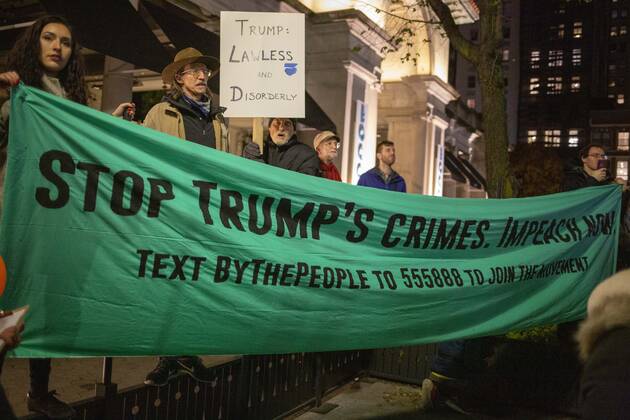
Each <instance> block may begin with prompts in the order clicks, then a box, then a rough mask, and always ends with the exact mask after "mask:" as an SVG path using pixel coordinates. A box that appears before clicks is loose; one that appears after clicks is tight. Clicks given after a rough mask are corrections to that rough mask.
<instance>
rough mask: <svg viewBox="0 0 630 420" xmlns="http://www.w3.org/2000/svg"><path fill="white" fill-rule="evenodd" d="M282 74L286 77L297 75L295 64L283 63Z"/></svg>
mask: <svg viewBox="0 0 630 420" xmlns="http://www.w3.org/2000/svg"><path fill="white" fill-rule="evenodd" d="M284 72H285V73H286V74H287V76H293V75H294V74H295V73H297V63H284Z"/></svg>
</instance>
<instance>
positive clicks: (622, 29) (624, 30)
mask: <svg viewBox="0 0 630 420" xmlns="http://www.w3.org/2000/svg"><path fill="white" fill-rule="evenodd" d="M627 33H628V27H627V26H626V25H622V26H620V27H619V36H623V35H626V34H627Z"/></svg>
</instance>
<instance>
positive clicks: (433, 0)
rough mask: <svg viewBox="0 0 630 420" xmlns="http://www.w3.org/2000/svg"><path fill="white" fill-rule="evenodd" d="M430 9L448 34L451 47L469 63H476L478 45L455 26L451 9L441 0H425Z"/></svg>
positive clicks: (478, 53)
mask: <svg viewBox="0 0 630 420" xmlns="http://www.w3.org/2000/svg"><path fill="white" fill-rule="evenodd" d="M427 3H428V5H429V6H431V10H433V12H434V13H435V14H436V15H437V17H438V18H439V19H440V22H441V24H442V27H443V28H444V31H445V32H446V34H447V35H448V38H449V39H450V41H451V44H452V45H453V47H454V48H455V49H456V50H457V52H458V53H460V54H461V55H462V56H463V57H464V58H465V59H466V60H468V61H470V62H471V63H474V64H476V63H478V62H479V56H480V51H479V47H478V46H477V45H475V44H474V43H472V42H470V41H468V40H467V39H466V38H464V36H463V35H462V33H461V32H460V31H459V29H458V28H457V24H456V23H455V20H454V19H453V15H451V9H449V8H448V6H447V5H446V4H444V3H443V2H442V0H427Z"/></svg>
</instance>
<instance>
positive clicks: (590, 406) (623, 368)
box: [576, 270, 630, 420]
mask: <svg viewBox="0 0 630 420" xmlns="http://www.w3.org/2000/svg"><path fill="white" fill-rule="evenodd" d="M587 313H588V315H587V318H586V320H584V321H583V322H582V323H581V324H580V328H579V331H578V333H577V336H576V338H577V341H578V344H579V346H580V356H581V358H582V360H583V361H584V363H585V364H584V370H583V372H582V381H581V386H580V411H581V415H582V418H583V419H586V420H591V419H593V420H595V419H607V420H616V419H619V420H621V419H627V418H628V416H629V415H630V270H625V271H620V272H618V273H617V274H615V275H613V276H612V277H610V278H608V279H607V280H605V281H603V282H602V283H600V284H599V285H598V286H597V287H596V288H595V290H593V293H591V296H590V298H589V300H588V306H587Z"/></svg>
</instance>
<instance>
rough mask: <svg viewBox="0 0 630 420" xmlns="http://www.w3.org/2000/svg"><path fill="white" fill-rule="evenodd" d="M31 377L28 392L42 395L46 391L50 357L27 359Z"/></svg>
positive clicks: (38, 395)
mask: <svg viewBox="0 0 630 420" xmlns="http://www.w3.org/2000/svg"><path fill="white" fill-rule="evenodd" d="M28 367H29V374H30V377H31V389H30V394H31V395H32V396H34V397H43V396H44V395H46V394H47V393H48V379H49V378H50V359H28Z"/></svg>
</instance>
